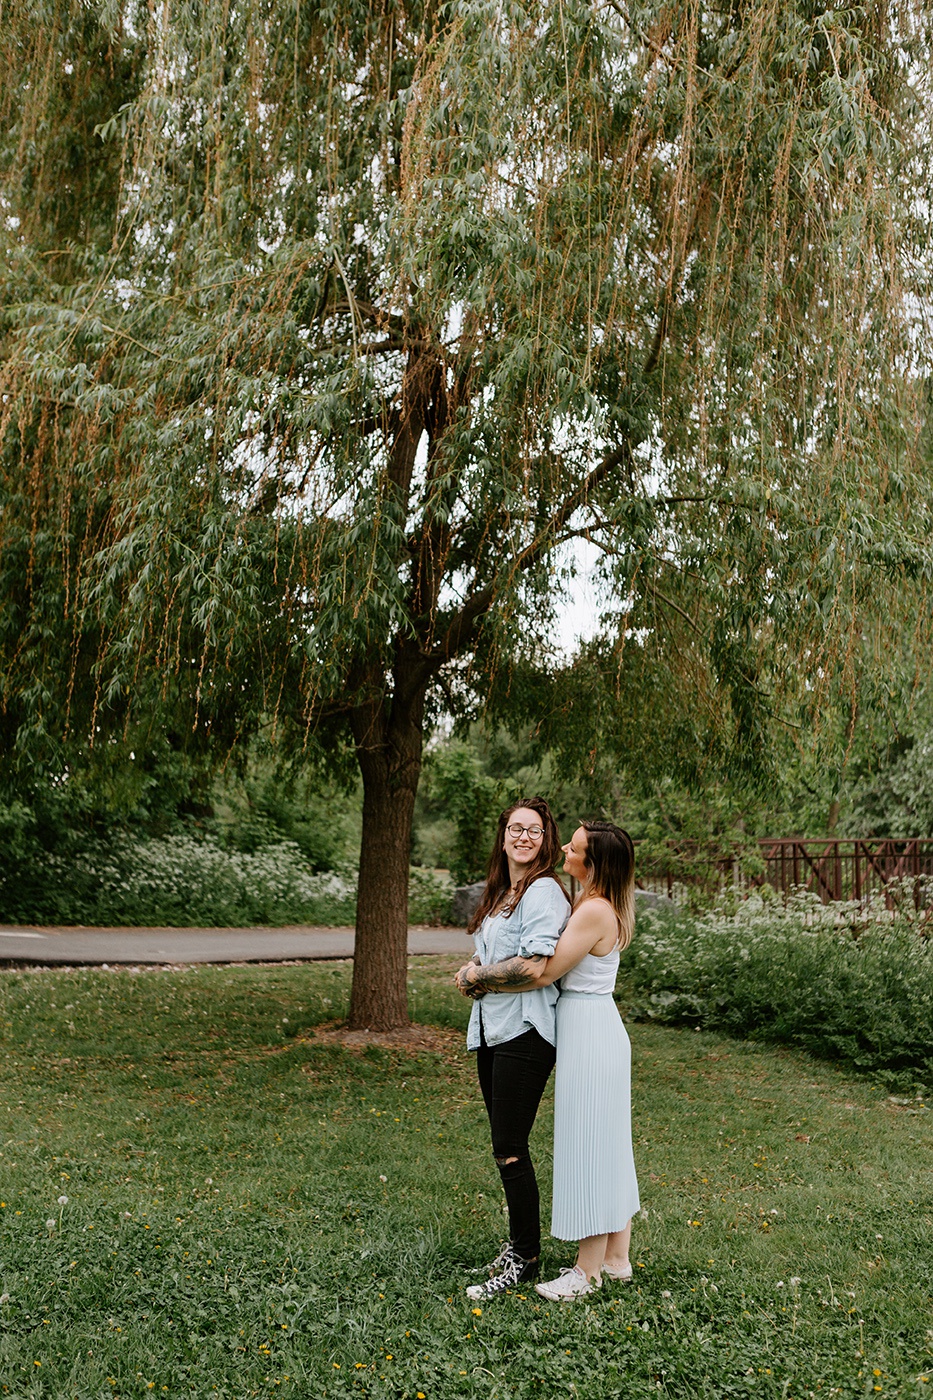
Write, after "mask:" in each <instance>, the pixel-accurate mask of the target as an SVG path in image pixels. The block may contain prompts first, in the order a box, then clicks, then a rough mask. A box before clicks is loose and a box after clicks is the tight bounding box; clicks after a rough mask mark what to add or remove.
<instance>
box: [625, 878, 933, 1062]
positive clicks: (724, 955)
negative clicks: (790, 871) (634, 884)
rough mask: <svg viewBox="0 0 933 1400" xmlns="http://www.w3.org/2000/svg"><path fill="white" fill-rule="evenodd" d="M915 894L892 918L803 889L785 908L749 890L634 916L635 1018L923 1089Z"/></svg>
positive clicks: (920, 925)
mask: <svg viewBox="0 0 933 1400" xmlns="http://www.w3.org/2000/svg"><path fill="white" fill-rule="evenodd" d="M910 893H911V892H910V891H907V892H905V894H906V897H905V899H904V900H903V903H902V905H901V907H900V908H898V909H897V910H896V911H895V912H894V913H893V914H891V913H889V912H888V911H887V910H886V909H885V908H884V905H883V903H881V904H879V905H877V906H875V907H874V908H872V909H871V910H869V911H868V912H866V911H864V910H861V909H860V908H859V906H857V905H854V906H851V907H850V906H847V905H838V904H836V905H823V904H821V903H820V902H819V900H818V899H817V898H816V897H815V896H811V895H807V894H804V893H803V892H801V893H799V894H797V895H796V896H795V897H794V898H792V899H790V900H789V901H788V902H787V904H783V903H781V902H780V901H779V900H778V899H776V898H773V897H772V898H768V897H766V895H764V894H762V895H752V896H750V897H749V898H748V899H747V900H744V901H742V902H740V903H739V904H738V905H735V904H734V902H733V905H732V907H731V908H730V906H729V904H728V902H727V903H724V904H722V905H720V907H719V908H715V909H713V910H711V911H710V912H709V913H707V914H705V915H704V916H702V917H699V918H686V917H685V916H683V915H680V914H673V913H670V912H668V911H665V910H664V909H658V910H654V909H649V910H645V911H643V912H640V913H639V916H638V929H637V934H636V938H635V942H634V943H633V945H632V953H631V958H630V963H629V968H630V975H631V986H632V989H633V995H634V997H635V999H636V1005H637V1008H638V1012H639V1014H640V1015H643V1016H648V1017H653V1018H656V1019H659V1020H662V1021H667V1022H672V1023H676V1022H682V1021H685V1020H686V1021H690V1022H693V1023H695V1024H696V1025H698V1026H706V1027H710V1028H714V1029H717V1030H721V1031H724V1032H726V1033H727V1034H730V1035H737V1036H748V1037H749V1038H750V1039H754V1040H763V1041H776V1042H779V1043H781V1044H785V1045H792V1044H795V1045H801V1046H804V1047H805V1048H806V1049H808V1050H811V1051H813V1052H814V1053H816V1054H819V1055H824V1056H826V1057H827V1058H833V1059H840V1060H842V1061H844V1062H845V1063H846V1064H849V1065H852V1066H855V1067H857V1068H859V1069H861V1070H867V1071H870V1072H874V1073H876V1074H878V1075H879V1076H881V1077H882V1078H883V1079H885V1080H887V1082H889V1083H891V1084H893V1085H905V1086H907V1087H910V1086H916V1085H917V1084H922V1085H923V1086H930V1085H931V1084H933V944H931V942H930V940H929V938H927V937H925V936H924V935H925V933H926V931H927V927H928V922H929V920H928V912H927V911H926V910H922V911H921V912H920V913H917V912H916V911H915V910H914V909H913V906H912V903H911V901H910V897H909V896H910Z"/></svg>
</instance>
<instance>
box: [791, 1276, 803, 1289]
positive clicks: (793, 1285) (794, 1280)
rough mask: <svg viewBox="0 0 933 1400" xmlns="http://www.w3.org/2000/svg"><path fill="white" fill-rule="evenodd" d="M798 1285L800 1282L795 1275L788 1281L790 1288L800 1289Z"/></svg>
mask: <svg viewBox="0 0 933 1400" xmlns="http://www.w3.org/2000/svg"><path fill="white" fill-rule="evenodd" d="M800 1283H801V1280H800V1279H799V1278H797V1277H796V1275H795V1276H794V1278H792V1279H791V1281H790V1286H791V1288H799V1287H800Z"/></svg>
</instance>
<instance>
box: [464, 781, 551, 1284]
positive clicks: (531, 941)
mask: <svg viewBox="0 0 933 1400" xmlns="http://www.w3.org/2000/svg"><path fill="white" fill-rule="evenodd" d="M559 855H560V837H559V835H558V832H557V825H556V823H555V821H554V818H553V817H552V816H551V811H550V808H549V807H548V805H547V803H546V802H545V801H544V799H543V798H541V797H531V798H527V799H525V800H523V801H521V802H517V803H515V804H514V806H512V807H507V808H506V810H505V811H504V812H503V813H502V815H501V816H500V818H499V826H498V830H497V832H496V840H495V845H494V846H493V850H492V856H491V857H490V861H489V872H488V875H487V879H486V888H485V890H484V892H483V897H482V899H481V900H480V903H479V907H478V908H477V910H476V913H475V914H474V915H473V918H472V919H471V921H470V925H469V929H468V932H470V933H472V934H473V938H474V943H475V947H476V954H475V957H474V960H473V962H472V963H468V964H467V968H471V967H475V966H479V965H481V964H484V963H497V962H500V961H501V960H503V959H505V960H508V959H518V960H519V961H520V962H521V964H522V966H523V968H525V969H526V976H527V969H529V968H537V967H543V966H544V965H545V963H546V960H547V959H548V958H549V957H550V956H551V954H552V953H553V952H554V950H555V948H556V946H557V940H558V938H559V937H560V935H561V930H562V929H563V927H564V925H565V924H566V922H567V918H568V915H569V913H570V901H569V899H568V898H567V895H566V894H565V893H564V888H563V886H562V885H561V883H560V881H559V880H558V878H557V876H556V875H555V873H554V866H555V864H556V862H557V859H558V857H559ZM467 968H461V969H460V972H459V973H458V974H457V977H458V985H460V983H459V979H460V977H461V975H462V974H463V973H465V972H466V970H467ZM501 990H502V992H503V995H502V996H497V997H488V998H485V999H483V998H479V999H476V1000H474V1003H473V1011H472V1014H471V1016H470V1024H469V1027H468V1030H467V1048H468V1049H469V1050H475V1051H476V1068H477V1074H478V1076H479V1083H480V1089H481V1090H482V1094H483V1100H484V1102H485V1105H486V1112H487V1113H488V1115H489V1127H490V1131H491V1135H492V1151H493V1156H494V1158H495V1161H496V1165H497V1167H498V1168H499V1175H500V1177H501V1180H502V1186H503V1189H504V1191H505V1199H506V1205H507V1207H508V1212H509V1241H508V1243H507V1244H506V1245H505V1246H504V1247H503V1249H502V1250H501V1251H500V1253H499V1256H498V1258H497V1259H495V1261H494V1262H493V1263H492V1264H491V1265H490V1266H489V1271H488V1272H489V1275H490V1276H489V1278H488V1279H486V1280H485V1281H484V1282H483V1283H477V1284H474V1285H472V1287H470V1288H468V1289H467V1293H468V1295H469V1296H470V1297H471V1298H473V1299H475V1300H480V1299H484V1298H495V1297H497V1296H498V1295H499V1294H501V1293H504V1292H505V1291H506V1289H508V1288H512V1287H515V1286H517V1285H520V1284H522V1283H527V1282H530V1281H531V1280H533V1279H534V1278H536V1277H537V1274H538V1256H539V1253H540V1248H541V1223H540V1216H539V1202H538V1183H537V1180H536V1178H535V1170H534V1166H533V1164H532V1161H531V1156H530V1155H529V1151H528V1136H529V1134H530V1132H531V1128H532V1124H533V1123H534V1121H535V1114H536V1113H537V1111H538V1104H539V1103H540V1102H541V1095H542V1094H543V1093H544V1086H545V1084H546V1083H547V1080H548V1076H549V1074H550V1073H551V1070H552V1069H553V1067H554V1053H555V1052H554V1042H555V1039H556V1025H555V1011H554V1008H555V1003H556V1002H557V989H556V988H555V987H553V986H551V985H550V984H548V985H547V986H544V985H542V986H541V987H540V988H535V989H532V988H531V987H528V988H527V989H518V988H516V989H515V990H510V989H509V988H508V986H505V985H503V986H502V988H501ZM484 1272H485V1271H484Z"/></svg>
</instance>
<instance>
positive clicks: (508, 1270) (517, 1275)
mask: <svg viewBox="0 0 933 1400" xmlns="http://www.w3.org/2000/svg"><path fill="white" fill-rule="evenodd" d="M528 1270H532V1274H533V1273H534V1272H536V1270H537V1265H536V1263H535V1261H534V1260H531V1259H523V1258H522V1257H521V1255H520V1254H516V1253H515V1250H514V1249H512V1248H511V1247H510V1248H509V1254H508V1257H507V1258H506V1259H505V1260H504V1262H503V1264H502V1268H501V1270H500V1272H499V1273H497V1274H496V1275H495V1276H494V1277H493V1278H491V1279H487V1281H486V1282H485V1283H477V1284H474V1285H473V1287H472V1288H468V1289H467V1297H469V1298H472V1299H473V1300H474V1302H476V1301H479V1300H481V1299H483V1298H496V1297H498V1295H499V1294H500V1293H505V1292H507V1291H508V1289H510V1288H516V1287H517V1286H518V1285H519V1284H520V1283H523V1282H524V1281H525V1280H524V1279H523V1277H522V1275H523V1274H524V1275H525V1277H526V1278H527V1271H528Z"/></svg>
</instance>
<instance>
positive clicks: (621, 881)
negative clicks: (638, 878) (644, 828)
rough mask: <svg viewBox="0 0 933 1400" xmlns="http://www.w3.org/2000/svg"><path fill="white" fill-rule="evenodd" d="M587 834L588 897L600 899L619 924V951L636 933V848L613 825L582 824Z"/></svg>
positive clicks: (621, 831) (628, 838)
mask: <svg viewBox="0 0 933 1400" xmlns="http://www.w3.org/2000/svg"><path fill="white" fill-rule="evenodd" d="M580 825H581V826H582V827H583V830H584V831H585V832H586V853H585V855H584V857H583V863H584V865H585V866H586V868H587V870H589V872H590V878H589V881H588V882H587V891H586V892H587V894H598V895H601V896H602V898H603V899H605V900H606V901H607V902H608V903H609V904H611V905H612V909H613V912H614V914H615V916H616V918H617V919H618V921H619V948H620V949H623V948H627V947H628V945H629V944H630V943H631V941H632V935H633V934H634V932H635V847H634V845H633V844H632V838H631V836H629V834H628V832H627V831H623V830H622V828H621V827H620V826H615V825H614V824H613V823H612V822H581V823H580Z"/></svg>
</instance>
